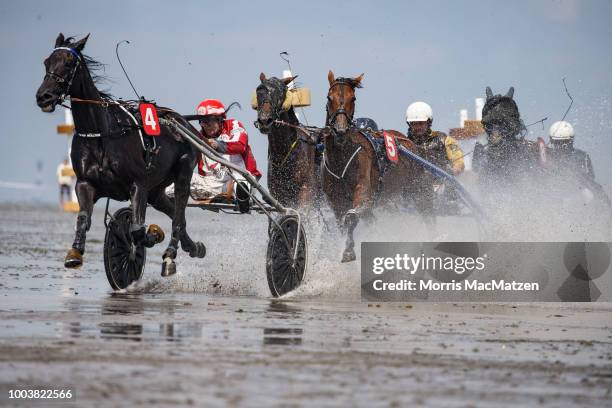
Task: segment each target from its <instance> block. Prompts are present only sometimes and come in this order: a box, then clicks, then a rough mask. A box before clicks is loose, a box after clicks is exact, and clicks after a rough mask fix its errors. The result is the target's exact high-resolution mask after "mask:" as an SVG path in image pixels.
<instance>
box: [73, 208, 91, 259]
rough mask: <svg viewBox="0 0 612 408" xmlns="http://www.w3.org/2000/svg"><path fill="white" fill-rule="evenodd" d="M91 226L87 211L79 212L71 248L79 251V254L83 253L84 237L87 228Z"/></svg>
mask: <svg viewBox="0 0 612 408" xmlns="http://www.w3.org/2000/svg"><path fill="white" fill-rule="evenodd" d="M90 226H91V219H90V218H89V213H88V212H87V211H79V214H78V215H77V221H76V234H75V238H74V243H73V244H72V248H74V249H76V250H77V251H79V252H80V253H81V254H84V253H85V237H86V235H87V231H89V227H90Z"/></svg>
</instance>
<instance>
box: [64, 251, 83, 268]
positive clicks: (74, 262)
mask: <svg viewBox="0 0 612 408" xmlns="http://www.w3.org/2000/svg"><path fill="white" fill-rule="evenodd" d="M82 265H83V255H82V254H81V252H80V251H79V250H78V249H74V248H71V249H70V251H68V253H67V254H66V258H65V259H64V267H66V268H70V269H74V268H80V267H81V266H82Z"/></svg>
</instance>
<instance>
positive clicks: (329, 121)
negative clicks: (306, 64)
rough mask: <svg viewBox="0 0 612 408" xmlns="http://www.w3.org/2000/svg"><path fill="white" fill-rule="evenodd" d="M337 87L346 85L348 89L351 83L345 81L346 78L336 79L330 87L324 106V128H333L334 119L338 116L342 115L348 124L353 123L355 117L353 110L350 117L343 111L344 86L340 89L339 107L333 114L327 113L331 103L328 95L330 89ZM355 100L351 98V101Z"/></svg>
mask: <svg viewBox="0 0 612 408" xmlns="http://www.w3.org/2000/svg"><path fill="white" fill-rule="evenodd" d="M337 85H348V86H350V87H353V86H352V84H351V82H350V81H349V80H347V79H346V78H338V79H336V80H335V81H334V82H333V83H332V84H331V86H330V87H329V90H328V91H327V94H328V95H327V105H326V106H325V110H326V112H327V121H326V126H331V127H332V128H333V125H334V124H335V123H336V119H337V118H338V115H344V116H345V117H346V119H347V120H348V123H349V124H350V123H352V122H353V116H354V115H355V110H353V113H352V114H351V115H349V114H348V113H347V112H346V110H345V109H344V86H342V87H340V103H339V105H340V106H339V107H338V109H337V110H336V111H335V112H334V113H333V114H330V113H329V104H330V102H331V98H330V96H329V93H330V92H331V90H332V89H334V87H335V86H337ZM355 99H356V98H355V97H354V96H353V101H354V100H355Z"/></svg>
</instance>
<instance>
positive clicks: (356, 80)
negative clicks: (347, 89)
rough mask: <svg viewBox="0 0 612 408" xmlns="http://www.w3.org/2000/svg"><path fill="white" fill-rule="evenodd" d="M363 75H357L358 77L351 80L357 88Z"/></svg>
mask: <svg viewBox="0 0 612 408" xmlns="http://www.w3.org/2000/svg"><path fill="white" fill-rule="evenodd" d="M364 75H365V74H361V75H359V76H358V77H355V78H353V81H355V83H356V84H357V85H358V86H359V85H361V80H362V79H363V76H364Z"/></svg>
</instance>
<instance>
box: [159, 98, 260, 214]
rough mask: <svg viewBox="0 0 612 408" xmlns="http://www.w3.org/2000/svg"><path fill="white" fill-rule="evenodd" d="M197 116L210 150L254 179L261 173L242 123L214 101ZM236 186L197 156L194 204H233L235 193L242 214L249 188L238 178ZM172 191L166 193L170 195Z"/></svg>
mask: <svg viewBox="0 0 612 408" xmlns="http://www.w3.org/2000/svg"><path fill="white" fill-rule="evenodd" d="M196 113H197V114H198V115H199V116H200V117H201V118H200V125H201V126H202V129H201V131H200V138H201V139H202V140H203V141H204V142H206V143H207V144H208V145H209V146H210V147H211V148H212V149H214V150H216V151H217V152H218V153H220V154H221V155H222V156H223V158H224V159H225V160H227V161H230V162H231V163H233V164H235V165H237V166H238V167H241V168H243V169H246V170H247V171H248V172H249V173H251V174H252V175H253V176H254V177H255V178H257V179H259V178H260V177H261V173H260V172H259V170H257V163H256V162H255V157H254V156H253V152H252V151H251V147H250V146H249V136H248V135H247V132H246V130H245V129H244V127H243V125H242V123H240V122H239V121H238V120H236V119H227V117H226V110H225V106H224V105H223V104H222V103H221V102H220V101H218V100H216V99H206V100H204V101H202V102H200V104H199V105H198V107H197V110H196ZM234 175H235V176H236V178H237V179H238V185H237V186H234V181H233V180H232V178H231V177H230V175H229V169H228V168H227V167H225V166H223V165H221V164H220V163H219V162H217V161H215V160H213V159H211V158H208V157H206V156H204V155H201V156H200V160H199V162H198V172H197V173H194V174H193V176H192V178H191V188H190V192H191V197H192V198H193V199H194V200H210V201H215V202H233V196H234V190H235V192H236V194H235V195H236V199H237V201H238V206H239V208H240V211H241V212H248V210H249V201H250V200H249V194H248V192H249V191H250V188H249V184H248V183H247V182H246V181H244V179H243V178H242V177H241V176H240V175H239V174H236V173H234ZM173 187H174V186H170V187H169V188H168V190H167V193H168V194H169V195H171V194H173Z"/></svg>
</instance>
